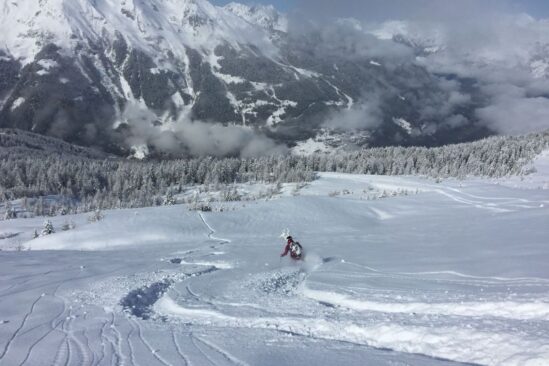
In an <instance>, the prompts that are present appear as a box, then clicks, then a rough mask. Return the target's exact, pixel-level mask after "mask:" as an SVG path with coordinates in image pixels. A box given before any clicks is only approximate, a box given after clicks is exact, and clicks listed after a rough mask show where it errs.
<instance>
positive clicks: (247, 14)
mask: <svg viewBox="0 0 549 366" xmlns="http://www.w3.org/2000/svg"><path fill="white" fill-rule="evenodd" d="M224 9H225V10H227V11H229V12H231V13H233V14H235V15H237V16H239V17H240V18H242V19H244V20H246V21H247V22H249V23H251V24H255V25H258V26H260V27H262V28H265V29H267V30H270V31H279V32H286V31H287V29H288V19H287V18H286V17H285V16H284V15H283V14H281V13H279V12H278V11H277V10H276V9H275V8H274V6H272V5H254V6H248V5H244V4H240V3H235V2H232V3H230V4H227V5H226V6H225V7H224Z"/></svg>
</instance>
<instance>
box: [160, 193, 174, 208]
mask: <svg viewBox="0 0 549 366" xmlns="http://www.w3.org/2000/svg"><path fill="white" fill-rule="evenodd" d="M176 204H177V200H176V199H175V197H174V195H173V193H172V191H171V190H170V191H168V193H166V196H165V197H164V201H163V202H162V205H163V206H173V205H176Z"/></svg>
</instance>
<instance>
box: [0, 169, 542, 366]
mask: <svg viewBox="0 0 549 366" xmlns="http://www.w3.org/2000/svg"><path fill="white" fill-rule="evenodd" d="M542 160H543V159H542ZM541 171H543V169H540V170H539V171H538V174H539V173H540V172H541ZM540 182H541V183H540V184H541V186H540V187H538V188H539V189H532V188H535V187H532V186H531V184H530V185H528V187H526V188H525V187H521V186H520V182H518V181H517V182H513V183H512V184H511V185H504V184H501V182H494V181H485V180H467V181H452V180H450V181H443V182H441V183H436V182H434V181H433V180H429V179H422V178H410V177H409V178H396V177H372V176H352V175H338V174H322V175H321V178H320V179H319V180H317V181H315V182H313V183H311V184H309V185H308V186H307V187H305V188H303V189H301V190H300V191H299V193H296V192H295V191H294V192H293V194H292V193H290V192H288V193H285V194H282V195H280V196H278V197H275V198H274V199H272V200H267V201H265V200H260V201H254V202H234V203H230V204H227V205H226V207H227V209H225V210H223V212H207V213H202V212H200V213H199V212H196V211H189V210H188V208H187V206H186V205H178V206H170V207H160V208H147V209H139V210H118V211H108V212H105V218H104V220H102V221H100V222H97V223H87V222H86V219H85V216H75V217H72V218H71V220H73V222H74V223H75V224H76V228H75V229H74V230H70V231H66V232H58V233H55V234H53V235H49V236H44V237H40V238H38V239H34V240H30V241H27V240H28V238H29V237H30V236H31V235H32V232H33V231H34V229H36V228H39V227H40V226H41V224H42V219H41V218H36V219H20V220H10V221H3V222H0V235H2V236H0V238H3V239H1V240H0V245H4V248H6V247H7V246H8V244H7V243H11V244H13V243H14V242H15V241H17V240H20V241H21V244H22V245H21V247H25V248H29V247H30V248H31V249H32V250H23V251H2V252H0V263H1V266H0V364H1V365H111V364H120V365H453V364H459V363H472V364H486V365H548V364H549V266H548V265H547V263H548V261H549V245H548V243H549V242H548V239H547V238H548V237H549V235H548V234H549V225H548V224H547V223H548V222H549V191H548V190H544V189H543V184H545V183H546V182H547V180H546V179H545V181H540ZM530 183H531V182H530ZM384 191H385V193H383V192H384ZM372 192H379V197H378V198H377V199H372ZM382 196H383V197H382ZM367 198H370V199H367ZM65 220H67V218H66V217H59V218H54V219H53V223H54V225H56V226H60V225H61V223H62V222H63V221H65ZM286 228H289V229H290V230H291V233H292V234H293V235H294V237H296V238H297V239H298V240H299V241H300V242H301V243H302V244H303V245H304V247H305V250H306V260H305V261H304V262H301V263H296V262H292V261H291V260H289V259H287V258H284V259H280V258H279V253H280V252H281V250H282V248H283V242H282V240H281V238H280V237H279V235H280V233H281V231H282V230H283V229H286ZM8 234H9V235H8ZM2 243H3V244H2Z"/></svg>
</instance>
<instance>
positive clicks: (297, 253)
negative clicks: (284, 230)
mask: <svg viewBox="0 0 549 366" xmlns="http://www.w3.org/2000/svg"><path fill="white" fill-rule="evenodd" d="M286 240H287V241H288V242H287V243H286V247H285V248H284V252H283V253H282V254H280V256H281V257H285V256H286V255H288V252H290V257H292V259H294V260H296V261H298V260H300V259H301V257H302V256H303V247H302V246H301V244H299V242H297V241H294V239H293V238H292V237H291V236H288V237H286Z"/></svg>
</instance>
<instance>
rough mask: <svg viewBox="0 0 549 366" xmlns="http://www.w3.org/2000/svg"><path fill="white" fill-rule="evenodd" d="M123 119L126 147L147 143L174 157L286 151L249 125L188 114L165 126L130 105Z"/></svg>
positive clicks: (155, 118) (245, 154)
mask: <svg viewBox="0 0 549 366" xmlns="http://www.w3.org/2000/svg"><path fill="white" fill-rule="evenodd" d="M122 120H123V121H125V122H126V123H127V124H128V127H129V130H130V134H129V137H128V138H127V139H126V145H127V147H128V148H132V147H139V146H149V147H151V148H153V149H154V150H155V151H158V152H160V153H167V154H172V155H175V156H204V155H212V156H235V157H236V156H238V157H256V156H262V155H274V154H283V153H286V152H287V147H285V146H282V145H279V144H277V143H276V142H274V141H273V140H271V139H269V138H268V137H267V136H265V135H264V134H261V133H260V132H258V131H255V130H253V129H251V128H247V127H243V126H235V125H228V126H224V125H221V124H218V123H207V122H203V121H192V120H191V119H190V118H189V117H188V116H187V115H182V116H181V117H180V118H179V119H178V120H177V121H176V122H173V123H169V124H168V125H158V124H157V123H155V122H156V121H157V117H156V115H154V113H152V112H150V111H148V110H146V109H143V108H141V107H139V106H135V105H129V106H127V107H126V109H125V111H124V113H123V115H122Z"/></svg>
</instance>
